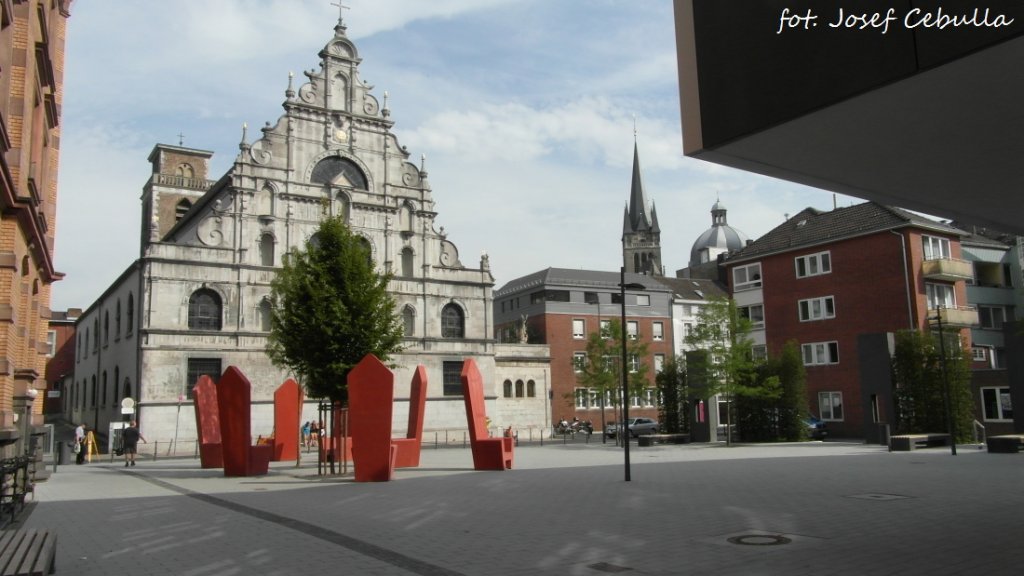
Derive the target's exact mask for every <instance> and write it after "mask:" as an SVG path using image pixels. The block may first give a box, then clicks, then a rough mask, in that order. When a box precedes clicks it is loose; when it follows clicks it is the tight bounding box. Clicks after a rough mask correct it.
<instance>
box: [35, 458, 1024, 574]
mask: <svg viewBox="0 0 1024 576" xmlns="http://www.w3.org/2000/svg"><path fill="white" fill-rule="evenodd" d="M630 452H631V458H632V463H631V464H632V465H631V472H632V481H631V482H629V483H626V482H624V481H623V473H624V464H623V455H622V451H621V449H619V448H616V447H614V446H613V445H601V444H590V445H585V444H578V445H571V444H570V445H566V446H562V445H557V444H555V445H545V446H544V447H537V446H530V447H521V448H520V449H518V450H517V451H516V467H515V469H514V470H511V471H506V472H474V471H472V470H471V467H472V460H471V455H470V452H469V451H468V450H464V449H458V448H445V449H437V450H425V451H424V453H423V458H422V460H423V466H422V467H421V468H419V469H406V470H399V471H396V479H395V480H394V481H393V482H389V483H378V484H356V483H354V482H352V481H351V480H349V479H338V478H330V479H323V478H321V477H319V476H317V475H316V466H315V463H314V462H312V461H311V460H309V459H307V463H305V464H304V465H303V466H301V467H299V468H296V467H295V465H294V462H291V463H275V464H273V466H272V470H271V473H270V474H269V475H267V476H265V477H260V478H224V477H223V473H222V471H220V470H202V469H200V468H199V463H198V461H196V460H191V459H188V460H171V459H168V460H158V461H156V462H153V461H151V460H150V461H141V462H140V463H139V465H138V466H136V467H134V468H124V467H123V463H121V462H115V463H114V464H113V465H111V464H109V463H93V464H89V465H85V466H75V465H70V466H60V467H59V470H58V472H57V473H56V474H54V475H53V476H52V477H51V479H50V480H49V481H48V482H45V483H42V484H40V485H39V486H38V487H37V492H36V495H35V496H36V500H37V502H38V504H37V505H36V507H35V509H34V511H33V512H32V514H31V515H30V516H29V518H28V519H27V520H26V521H25V525H27V526H30V527H37V528H48V529H51V530H54V531H56V532H57V534H58V559H57V567H58V570H57V573H58V574H82V575H100V574H103V575H108V574H131V575H132V576H140V575H147V574H154V575H155V574H160V575H163V574H182V575H192V576H200V575H224V576H226V575H231V574H245V575H249V574H267V575H277V574H280V575H286V574H287V575H291V574H336V573H344V574H360V575H361V574H381V575H384V574H387V575H391V574H395V575H398V574H420V575H435V574H437V575H456V574H465V575H477V574H479V575H501V574H508V575H524V576H525V575H536V574H553V575H559V576H567V575H576V574H579V575H591V576H600V575H601V574H608V573H616V572H625V573H630V574H638V575H648V574H659V575H660V574H665V575H668V574H716V575H721V574H783V573H785V574H810V573H821V574H858V575H860V574H865V573H871V574H896V573H899V574H929V575H932V574H974V573H984V574H1017V573H1019V566H1020V565H1021V563H1022V561H1024V550H1022V549H1021V546H1019V542H1018V540H1019V534H1020V520H1021V516H1020V510H1021V509H1022V508H1021V504H1024V502H1022V500H1024V496H1022V494H1021V493H1022V491H1021V489H1020V482H1021V478H1022V470H1024V459H1022V458H1021V457H1020V456H1019V455H1005V454H988V453H986V452H984V451H979V450H976V449H975V448H974V447H966V446H965V447H963V448H962V449H961V450H960V454H959V455H958V456H956V457H952V456H950V454H949V451H948V450H940V449H931V450H923V451H917V452H908V453H889V452H887V451H886V450H885V449H884V448H881V447H878V446H865V445H861V444H840V443H805V444H785V445H768V446H736V447H732V448H725V447H723V446H720V445H686V446H656V447H651V448H638V447H636V446H635V445H634V446H633V447H632V449H631V451H630ZM104 462H105V461H104ZM730 538H732V541H730Z"/></svg>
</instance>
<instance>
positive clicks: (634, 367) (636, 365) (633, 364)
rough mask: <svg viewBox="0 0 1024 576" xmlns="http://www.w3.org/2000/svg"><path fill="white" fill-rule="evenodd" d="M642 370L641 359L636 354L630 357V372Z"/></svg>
mask: <svg viewBox="0 0 1024 576" xmlns="http://www.w3.org/2000/svg"><path fill="white" fill-rule="evenodd" d="M639 370H640V357H639V356H637V355H636V354H630V355H629V371H630V372H637V371H639Z"/></svg>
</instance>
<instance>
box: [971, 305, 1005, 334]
mask: <svg viewBox="0 0 1024 576" xmlns="http://www.w3.org/2000/svg"><path fill="white" fill-rule="evenodd" d="M1005 321H1006V308H1003V307H1002V306H985V305H982V304H978V322H980V323H981V327H982V328H984V329H987V330H1002V329H1003V322H1005Z"/></svg>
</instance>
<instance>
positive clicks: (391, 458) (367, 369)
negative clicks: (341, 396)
mask: <svg viewBox="0 0 1024 576" xmlns="http://www.w3.org/2000/svg"><path fill="white" fill-rule="evenodd" d="M394 395H395V375H394V374H392V372H391V370H388V367H387V366H385V365H384V364H383V363H381V361H380V360H378V359H377V357H376V356H374V355H373V354H367V355H366V356H365V357H364V358H363V359H362V360H360V361H359V364H356V366H355V368H353V369H352V370H351V371H350V372H349V374H348V402H349V428H350V430H349V433H350V434H351V435H352V457H353V460H354V461H355V468H356V471H355V480H356V482H387V481H389V480H391V477H392V474H393V473H394V470H395V452H396V449H395V447H394V446H393V445H392V443H391V418H392V411H393V408H394Z"/></svg>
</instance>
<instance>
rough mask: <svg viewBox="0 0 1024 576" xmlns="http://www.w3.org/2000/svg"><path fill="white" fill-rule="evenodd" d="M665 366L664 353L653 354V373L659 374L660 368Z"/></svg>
mask: <svg viewBox="0 0 1024 576" xmlns="http://www.w3.org/2000/svg"><path fill="white" fill-rule="evenodd" d="M663 368H665V355H664V354H655V355H654V373H655V374H660V373H661V371H662V369H663Z"/></svg>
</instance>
